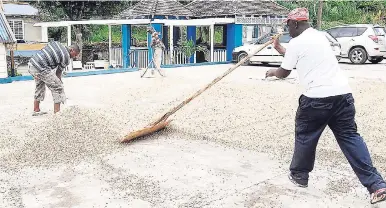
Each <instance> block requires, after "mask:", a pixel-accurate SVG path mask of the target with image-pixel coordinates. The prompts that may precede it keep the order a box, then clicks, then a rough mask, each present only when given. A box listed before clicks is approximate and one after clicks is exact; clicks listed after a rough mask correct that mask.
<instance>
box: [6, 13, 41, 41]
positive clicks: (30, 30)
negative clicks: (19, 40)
mask: <svg viewBox="0 0 386 208" xmlns="http://www.w3.org/2000/svg"><path fill="white" fill-rule="evenodd" d="M7 20H23V23H24V41H26V42H40V41H41V40H42V31H41V27H34V26H33V25H34V24H35V23H37V22H39V21H37V20H34V19H32V18H28V17H7Z"/></svg>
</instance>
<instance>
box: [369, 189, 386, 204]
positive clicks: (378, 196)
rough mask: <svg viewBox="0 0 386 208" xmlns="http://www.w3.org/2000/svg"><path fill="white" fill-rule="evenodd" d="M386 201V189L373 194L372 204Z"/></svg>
mask: <svg viewBox="0 0 386 208" xmlns="http://www.w3.org/2000/svg"><path fill="white" fill-rule="evenodd" d="M385 200H386V188H382V189H379V190H377V191H375V192H374V193H372V194H371V201H370V203H371V204H375V203H378V202H381V201H385Z"/></svg>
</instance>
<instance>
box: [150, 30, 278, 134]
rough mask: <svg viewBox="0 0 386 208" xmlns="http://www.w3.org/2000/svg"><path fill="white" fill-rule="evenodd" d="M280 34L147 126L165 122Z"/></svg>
mask: <svg viewBox="0 0 386 208" xmlns="http://www.w3.org/2000/svg"><path fill="white" fill-rule="evenodd" d="M280 35H281V34H277V35H275V36H274V37H273V38H272V39H271V40H270V41H268V42H266V43H265V44H264V45H262V46H261V47H260V48H258V49H256V50H255V51H253V53H251V54H250V55H248V56H247V57H245V58H243V59H242V60H241V61H239V62H238V63H237V64H236V65H234V66H232V67H231V68H229V69H228V70H227V71H226V72H225V73H224V74H222V75H221V76H219V77H217V78H216V79H214V80H213V81H212V82H211V83H209V84H208V85H206V86H205V87H204V88H202V89H201V90H199V91H197V92H196V93H194V95H192V96H191V97H189V98H188V99H186V100H184V101H183V102H182V103H180V104H179V105H178V106H176V107H174V108H172V109H171V110H170V111H169V112H167V113H165V114H164V115H163V116H162V117H161V118H159V119H158V120H156V121H155V122H153V123H151V124H150V125H149V126H153V125H156V124H158V123H159V122H162V121H165V120H166V119H167V118H169V116H171V115H173V114H174V113H175V112H177V111H178V110H179V109H181V108H182V107H183V106H185V105H186V104H188V103H189V102H190V101H192V100H193V99H194V98H196V97H197V96H199V95H200V94H201V93H203V92H204V91H205V90H207V89H209V88H210V87H212V86H213V85H214V84H216V83H217V82H218V81H220V80H221V79H223V78H224V77H225V76H227V75H228V74H230V73H231V72H232V71H234V70H235V69H237V68H238V67H239V66H241V65H242V64H243V63H245V62H246V61H247V60H248V59H250V58H251V57H252V56H253V55H255V54H256V53H258V52H260V51H261V50H263V49H264V48H265V47H267V46H268V45H270V44H272V43H273V40H274V39H276V38H279V36H280Z"/></svg>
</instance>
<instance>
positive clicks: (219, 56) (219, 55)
mask: <svg viewBox="0 0 386 208" xmlns="http://www.w3.org/2000/svg"><path fill="white" fill-rule="evenodd" d="M213 56H214V57H213V61H214V62H224V61H226V60H227V50H226V49H216V50H214V53H213Z"/></svg>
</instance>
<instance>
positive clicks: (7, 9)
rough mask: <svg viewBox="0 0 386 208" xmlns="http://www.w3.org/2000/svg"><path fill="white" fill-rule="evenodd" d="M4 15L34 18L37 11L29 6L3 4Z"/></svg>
mask: <svg viewBox="0 0 386 208" xmlns="http://www.w3.org/2000/svg"><path fill="white" fill-rule="evenodd" d="M3 7H4V14H5V15H6V16H8V15H9V16H11V15H14V16H36V15H38V14H39V10H37V9H36V8H35V7H32V6H31V5H29V4H20V3H18V4H10V3H4V4H3Z"/></svg>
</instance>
